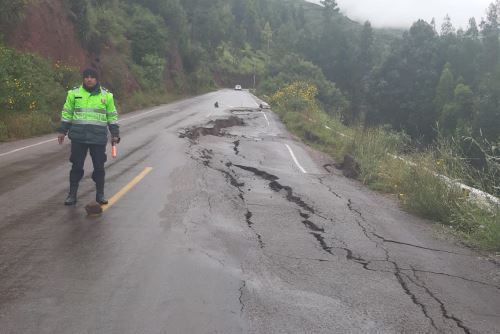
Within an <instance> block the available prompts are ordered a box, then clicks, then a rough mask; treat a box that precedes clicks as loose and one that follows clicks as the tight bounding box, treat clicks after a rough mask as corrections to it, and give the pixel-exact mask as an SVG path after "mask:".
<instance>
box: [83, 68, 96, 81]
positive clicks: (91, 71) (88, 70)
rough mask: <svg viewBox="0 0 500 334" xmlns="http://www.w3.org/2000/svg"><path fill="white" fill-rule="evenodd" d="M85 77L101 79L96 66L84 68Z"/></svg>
mask: <svg viewBox="0 0 500 334" xmlns="http://www.w3.org/2000/svg"><path fill="white" fill-rule="evenodd" d="M82 74H83V77H84V78H85V77H94V78H96V79H99V76H98V75H97V70H95V69H94V68H91V67H89V68H86V69H85V70H83V73H82Z"/></svg>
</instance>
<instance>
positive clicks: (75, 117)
mask: <svg viewBox="0 0 500 334" xmlns="http://www.w3.org/2000/svg"><path fill="white" fill-rule="evenodd" d="M108 129H109V132H110V133H111V142H112V143H116V144H118V143H119V142H120V129H119V126H118V113H117V111H116V107H115V102H114V99H113V94H112V93H111V92H109V91H107V90H106V89H105V88H103V87H101V85H100V84H99V77H98V75H97V71H96V70H95V69H93V68H87V69H85V70H84V71H83V84H82V85H81V86H79V87H75V88H73V89H72V90H70V91H69V92H68V96H67V97H66V103H65V104H64V107H63V110H62V112H61V127H60V128H59V130H58V132H59V135H58V137H57V139H58V141H59V144H62V143H63V141H64V137H65V136H66V134H68V137H69V139H70V140H71V156H70V159H69V160H70V161H71V163H72V164H73V165H72V167H71V171H70V173H69V194H68V197H67V198H66V200H65V201H64V204H65V205H74V204H75V203H76V200H77V192H78V184H79V182H80V180H81V179H82V177H83V164H84V162H85V158H86V156H87V151H90V156H91V157H92V164H93V165H94V172H93V173H92V180H94V182H95V185H96V198H95V199H96V202H97V203H99V204H107V203H108V201H107V199H106V198H105V197H104V175H105V171H104V163H105V162H106V144H107V142H108Z"/></svg>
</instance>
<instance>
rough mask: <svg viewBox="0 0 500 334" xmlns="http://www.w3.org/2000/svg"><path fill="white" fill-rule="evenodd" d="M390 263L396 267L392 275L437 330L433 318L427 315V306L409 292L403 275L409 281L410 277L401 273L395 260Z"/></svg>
mask: <svg viewBox="0 0 500 334" xmlns="http://www.w3.org/2000/svg"><path fill="white" fill-rule="evenodd" d="M392 263H393V264H394V265H395V269H396V271H395V272H394V275H395V276H396V278H397V280H398V282H399V285H400V286H401V287H402V288H403V291H404V292H405V293H406V294H407V295H408V296H409V297H410V298H411V300H412V301H413V304H415V305H417V306H419V307H420V309H421V310H422V313H423V314H424V316H425V317H426V318H427V319H428V320H429V321H430V323H431V325H432V327H434V328H435V329H436V330H439V329H438V328H437V327H436V323H435V322H434V319H433V318H432V317H430V316H429V313H428V311H427V306H426V305H425V304H424V303H422V302H420V301H419V300H418V298H417V296H416V295H415V294H414V293H413V292H411V290H410V287H409V286H408V284H407V283H406V282H405V280H404V279H403V275H404V276H405V277H407V278H408V279H409V280H410V281H411V279H410V278H409V277H408V276H407V275H406V274H404V273H401V270H400V269H399V266H398V264H397V263H396V262H392Z"/></svg>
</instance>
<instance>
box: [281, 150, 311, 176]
mask: <svg viewBox="0 0 500 334" xmlns="http://www.w3.org/2000/svg"><path fill="white" fill-rule="evenodd" d="M285 146H286V148H288V152H290V155H291V156H292V159H293V162H295V164H296V165H297V167H299V169H300V171H301V172H302V173H304V174H307V172H306V170H305V169H304V168H303V167H302V166H301V165H300V164H299V162H298V161H297V158H296V157H295V154H293V151H292V149H291V148H290V146H288V144H285Z"/></svg>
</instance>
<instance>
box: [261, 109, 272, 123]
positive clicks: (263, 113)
mask: <svg viewBox="0 0 500 334" xmlns="http://www.w3.org/2000/svg"><path fill="white" fill-rule="evenodd" d="M261 113H262V115H264V117H265V118H266V121H267V126H271V123H269V119H268V118H267V116H266V113H265V112H263V111H261Z"/></svg>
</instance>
